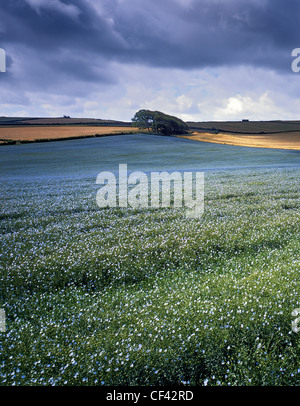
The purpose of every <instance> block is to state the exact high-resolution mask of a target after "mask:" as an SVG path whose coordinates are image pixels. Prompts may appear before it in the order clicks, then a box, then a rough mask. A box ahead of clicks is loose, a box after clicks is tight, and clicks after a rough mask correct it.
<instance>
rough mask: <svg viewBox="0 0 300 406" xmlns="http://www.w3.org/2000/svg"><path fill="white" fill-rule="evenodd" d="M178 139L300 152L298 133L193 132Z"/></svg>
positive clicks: (299, 135) (299, 134) (299, 136)
mask: <svg viewBox="0 0 300 406" xmlns="http://www.w3.org/2000/svg"><path fill="white" fill-rule="evenodd" d="M180 137H182V138H188V139H191V140H196V141H203V142H212V143H216V144H228V145H239V146H242V147H255V148H275V149H291V150H300V132H299V131H295V132H282V133H276V134H227V133H221V132H220V133H218V134H211V133H207V132H206V133H205V132H203V133H201V132H193V133H192V134H189V135H180Z"/></svg>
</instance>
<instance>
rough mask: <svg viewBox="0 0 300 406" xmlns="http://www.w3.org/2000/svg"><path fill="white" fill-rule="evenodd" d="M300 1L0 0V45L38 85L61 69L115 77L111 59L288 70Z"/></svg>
mask: <svg viewBox="0 0 300 406" xmlns="http://www.w3.org/2000/svg"><path fill="white" fill-rule="evenodd" d="M299 3H300V2H299V1H298V0H248V1H246V0H194V1H192V0H186V1H184V0H98V1H97V0H93V1H92V0H74V1H72V2H71V1H67V0H9V1H7V0H0V47H3V48H5V49H6V50H7V53H8V55H9V57H10V58H12V60H13V62H15V63H16V61H14V54H15V59H16V58H19V59H18V63H22V61H24V66H23V75H24V77H25V74H26V69H28V70H30V72H31V81H33V82H36V83H39V84H40V83H41V82H43V81H46V79H47V83H48V84H49V83H51V80H53V82H54V81H57V78H59V77H60V75H61V74H62V75H67V76H68V75H69V79H70V80H71V79H74V80H78V79H80V80H82V81H97V80H98V81H99V82H101V83H107V82H111V81H113V80H117V73H115V74H113V73H112V72H109V69H108V68H107V69H106V66H108V65H107V64H109V62H111V61H117V62H120V63H124V62H125V63H138V64H144V65H148V66H157V67H176V68H183V69H190V68H197V67H199V68H203V67H207V66H230V65H232V66H233V65H249V64H250V65H254V66H261V67H268V68H271V69H274V70H281V69H285V70H286V71H287V70H288V68H289V66H290V61H291V51H292V49H293V48H295V47H299V46H300V35H299V15H300V4H299ZM26 58H27V60H25V59H26ZM33 64H35V68H32V65H33ZM30 66H31V68H30ZM42 68H43V70H42ZM32 71H36V73H37V71H40V74H39V75H38V74H36V75H32ZM42 72H43V73H42ZM21 76H22V75H21Z"/></svg>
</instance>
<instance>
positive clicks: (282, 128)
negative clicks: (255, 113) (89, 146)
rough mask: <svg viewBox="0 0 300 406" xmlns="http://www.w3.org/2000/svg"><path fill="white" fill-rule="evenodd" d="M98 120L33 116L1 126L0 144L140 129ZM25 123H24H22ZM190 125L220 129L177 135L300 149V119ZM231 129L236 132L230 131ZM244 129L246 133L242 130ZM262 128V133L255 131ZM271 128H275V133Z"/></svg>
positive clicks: (253, 145) (223, 142) (116, 133)
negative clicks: (102, 122)
mask: <svg viewBox="0 0 300 406" xmlns="http://www.w3.org/2000/svg"><path fill="white" fill-rule="evenodd" d="M99 121H100V122H101V120H90V119H60V120H59V119H55V120H54V119H35V120H32V121H30V120H27V121H23V122H19V124H17V125H3V126H0V145H1V144H11V143H26V142H37V141H54V140H67V139H74V138H83V137H93V136H95V137H97V136H99V137H101V136H106V135H118V134H132V133H139V132H141V130H139V129H138V128H133V127H131V126H130V125H124V126H122V125H120V124H121V123H120V124H119V125H114V124H112V125H110V123H108V122H107V124H108V125H95V124H98V123H99ZM25 123H26V125H24V124H25ZM34 123H35V124H34ZM51 124H52V125H51ZM63 124H67V125H63ZM78 124H80V125H78ZM93 124H94V125H93ZM191 124H192V123H191ZM192 125H193V127H194V126H197V125H199V126H201V127H202V126H208V127H213V126H218V127H219V132H218V133H217V134H216V133H214V132H213V131H211V132H209V131H210V130H209V129H207V130H206V131H205V130H204V129H203V128H202V129H200V128H199V130H198V129H197V128H195V127H194V128H193V127H191V132H190V133H189V134H183V135H179V137H182V138H187V139H192V140H196V141H203V142H212V143H217V144H228V145H238V146H244V147H256V148H276V149H290V150H300V122H276V123H275V122H256V123H252V122H251V123H238V122H235V123H234V122H233V123H229V122H226V123H215V122H211V123H193V124H192ZM291 128H294V129H295V131H291V130H290V129H291ZM230 129H231V130H235V131H236V132H235V133H230V132H229V131H230ZM222 130H223V131H224V132H223V131H222ZM247 130H248V131H249V133H246V132H245V131H247ZM262 130H263V131H265V132H264V133H258V132H259V131H262ZM276 130H277V132H276ZM250 131H256V132H257V133H253V132H252V133H250ZM269 131H270V132H269ZM271 131H274V133H272V132H271Z"/></svg>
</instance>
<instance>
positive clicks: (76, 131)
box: [0, 125, 137, 144]
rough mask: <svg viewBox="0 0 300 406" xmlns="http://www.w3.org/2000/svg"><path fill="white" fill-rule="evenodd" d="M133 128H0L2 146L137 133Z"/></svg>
mask: <svg viewBox="0 0 300 406" xmlns="http://www.w3.org/2000/svg"><path fill="white" fill-rule="evenodd" d="M136 131H137V130H135V129H134V128H131V127H128V126H127V127H121V126H103V127H101V126H94V127H93V126H78V125H77V126H76V125H67V126H51V125H50V126H41V127H40V126H34V127H32V126H24V127H23V126H21V125H19V126H14V127H0V144H5V143H10V142H34V141H51V140H60V139H70V138H80V137H88V136H91V137H92V136H104V135H117V134H124V133H132V132H136Z"/></svg>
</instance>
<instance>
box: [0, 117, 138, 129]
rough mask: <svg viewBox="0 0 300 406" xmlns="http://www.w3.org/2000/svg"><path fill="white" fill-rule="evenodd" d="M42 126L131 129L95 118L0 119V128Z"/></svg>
mask: <svg viewBox="0 0 300 406" xmlns="http://www.w3.org/2000/svg"><path fill="white" fill-rule="evenodd" d="M11 125H12V126H16V125H17V126H19V125H22V126H27V125H30V126H35V125H38V126H43V125H60V126H61V125H84V126H90V125H92V126H93V127H95V126H114V127H131V123H126V122H123V121H116V120H102V119H96V118H70V117H57V118H49V117H48V118H42V117H36V118H35V117H30V118H29V117H28V118H26V117H0V126H11Z"/></svg>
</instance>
